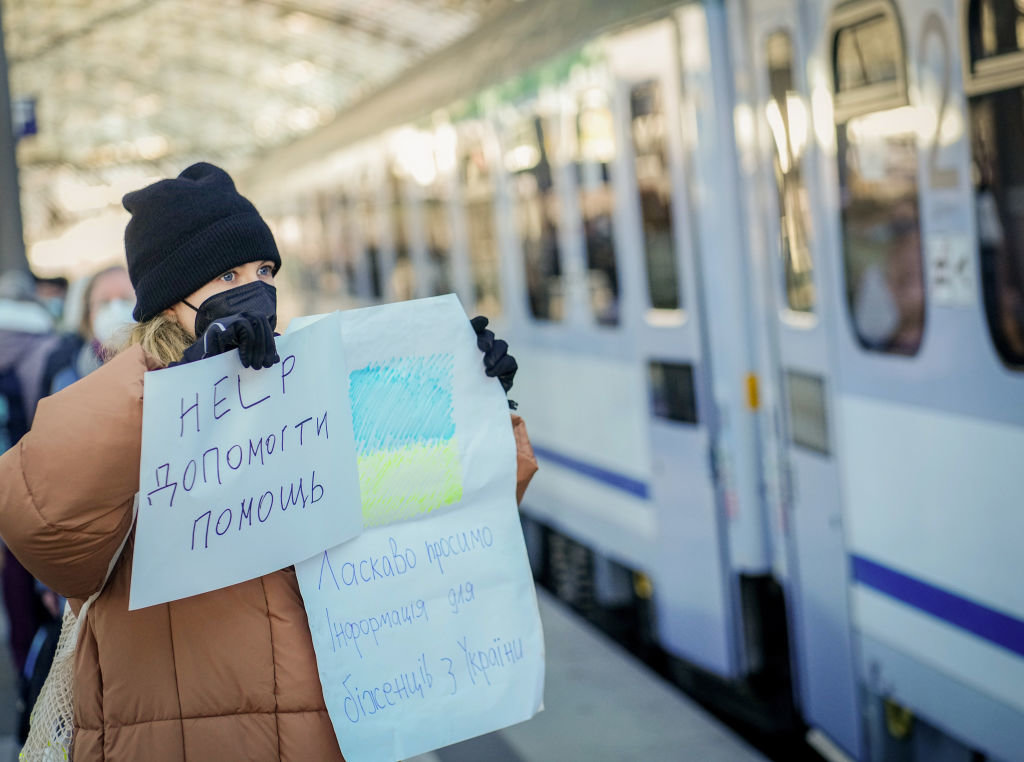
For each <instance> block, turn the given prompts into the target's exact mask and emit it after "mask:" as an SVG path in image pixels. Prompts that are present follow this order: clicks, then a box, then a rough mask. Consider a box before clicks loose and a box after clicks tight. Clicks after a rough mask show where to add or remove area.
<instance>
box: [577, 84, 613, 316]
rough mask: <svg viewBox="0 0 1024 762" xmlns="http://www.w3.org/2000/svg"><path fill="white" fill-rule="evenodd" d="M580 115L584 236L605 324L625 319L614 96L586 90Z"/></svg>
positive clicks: (593, 297) (593, 295)
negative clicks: (618, 259)
mask: <svg viewBox="0 0 1024 762" xmlns="http://www.w3.org/2000/svg"><path fill="white" fill-rule="evenodd" d="M578 106H579V110H578V112H577V115H576V146H577V156H576V159H577V165H576V166H577V170H578V176H579V194H580V211H581V212H582V214H583V237H584V242H585V244H586V250H587V271H588V272H587V279H588V282H589V285H590V305H591V308H592V309H593V311H594V317H595V318H596V319H597V322H598V323H600V324H601V325H617V324H618V322H619V277H618V271H617V268H616V265H615V241H614V238H613V235H612V233H613V231H612V214H613V211H614V206H615V192H614V190H613V189H612V182H611V171H610V170H611V163H612V161H613V160H614V159H615V121H614V118H613V116H612V110H611V99H610V98H609V96H608V93H607V92H605V91H604V90H603V89H600V88H591V89H588V90H586V91H584V92H583V94H582V95H581V96H580V99H579V103H578Z"/></svg>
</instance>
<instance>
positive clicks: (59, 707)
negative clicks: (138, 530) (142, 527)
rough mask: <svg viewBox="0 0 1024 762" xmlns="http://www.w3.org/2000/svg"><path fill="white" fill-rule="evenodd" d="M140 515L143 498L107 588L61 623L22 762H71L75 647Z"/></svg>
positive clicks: (134, 508)
mask: <svg viewBox="0 0 1024 762" xmlns="http://www.w3.org/2000/svg"><path fill="white" fill-rule="evenodd" d="M138 511H139V496H138V495H136V496H135V503H134V505H133V506H132V524H131V525H129V527H128V534H126V535H125V536H124V539H123V540H121V544H120V545H119V546H118V548H117V552H116V553H115V554H114V557H113V558H112V559H111V560H110V566H108V567H107V576H106V578H105V579H104V580H103V586H102V587H100V589H99V590H97V591H96V592H95V593H93V594H92V595H91V596H89V598H88V599H87V600H86V602H85V603H84V604H82V608H81V610H79V612H78V616H77V617H76V616H75V614H74V612H73V611H72V610H71V604H70V603H67V604H65V606H64V618H63V620H62V621H61V627H60V637H59V638H58V639H57V652H56V654H54V657H53V665H52V666H51V667H50V672H49V674H48V675H47V676H46V681H45V682H44V683H43V688H42V690H41V691H40V692H39V698H38V699H36V704H35V706H34V707H32V714H31V715H30V717H29V731H28V739H27V740H26V741H25V745H24V746H23V747H22V749H21V753H20V754H19V755H18V759H19V761H20V762H67V760H68V759H69V758H70V757H69V755H70V753H71V738H72V735H73V733H74V729H75V726H74V706H73V703H72V700H73V692H72V680H73V678H74V668H75V647H76V646H77V645H78V633H79V632H80V631H81V629H82V623H83V622H85V617H86V614H88V612H89V608H90V607H91V606H92V604H93V601H95V600H96V599H97V598H99V596H100V593H101V592H103V587H106V584H107V580H108V579H110V573H111V572H112V571H113V570H114V566H116V565H117V560H118V559H119V558H120V557H121V552H122V551H123V550H124V546H125V543H126V542H128V537H129V536H131V533H132V526H133V525H134V524H135V516H136V515H138Z"/></svg>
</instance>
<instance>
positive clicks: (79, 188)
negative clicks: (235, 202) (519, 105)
mask: <svg viewBox="0 0 1024 762" xmlns="http://www.w3.org/2000/svg"><path fill="white" fill-rule="evenodd" d="M512 2H514V0H372V1H371V0H217V2H210V1H209V0H2V3H3V5H2V8H3V25H4V40H5V46H6V52H7V60H8V69H9V78H10V84H11V95H12V98H13V99H15V100H18V99H31V100H33V101H34V104H35V109H36V119H37V124H38V132H37V134H35V135H32V136H30V137H27V138H24V139H22V140H20V141H19V144H18V163H19V167H20V171H21V178H20V179H21V185H22V206H23V215H24V217H25V234H26V241H27V242H28V243H30V244H31V243H32V242H34V241H38V240H40V239H43V238H48V237H52V236H53V235H55V234H57V233H59V232H60V231H61V230H62V229H66V228H67V227H68V226H69V225H73V224H75V223H77V222H80V221H81V220H82V219H83V218H87V217H89V216H90V215H95V214H98V213H100V212H102V211H103V210H104V209H108V210H109V209H110V208H111V207H114V206H116V205H118V204H119V201H120V196H121V195H122V194H123V193H124V192H125V191H127V190H130V189H132V188H136V187H139V185H141V184H142V183H144V182H146V181H148V180H149V179H151V178H156V177H166V176H173V175H175V174H177V172H179V171H180V170H181V169H182V168H184V167H185V166H187V165H188V164H189V163H191V162H193V161H198V160H209V161H214V162H220V163H221V164H222V165H223V166H225V167H227V168H228V169H233V170H237V169H241V168H243V167H245V166H246V165H247V164H248V163H250V162H252V161H253V160H254V159H255V158H257V157H258V156H259V154H260V153H261V152H263V151H266V150H269V149H272V148H275V147H278V146H280V145H283V144H286V143H288V142H290V141H294V140H296V139H297V138H299V137H301V136H302V135H304V134H306V133H308V132H310V131H312V130H314V129H316V128H317V127H320V126H322V125H324V124H327V123H328V122H330V121H332V120H333V119H334V117H335V116H336V115H337V114H338V113H340V112H341V111H342V110H344V109H345V107H346V106H348V105H351V104H352V103H354V102H356V101H358V100H360V99H361V98H364V97H366V96H368V95H369V94H371V93H372V92H373V91H374V90H376V89H378V88H380V87H381V86H383V85H384V84H386V83H388V82H390V81H392V80H394V79H395V78H397V77H399V76H400V75H401V74H402V72H403V71H406V70H408V69H409V68H410V67H412V66H414V65H415V64H416V63H417V62H418V61H421V60H423V59H425V58H426V57H428V56H429V55H431V54H432V53H434V52H436V51H438V50H440V49H442V48H444V47H446V46H448V45H451V44H452V43H453V42H455V41H456V40H458V39H460V38H462V37H464V36H465V35H467V34H469V33H470V32H472V31H473V30H474V29H476V28H477V27H478V26H479V25H480V24H481V23H482V22H483V21H485V20H486V19H488V18H490V17H491V16H493V15H495V14H496V13H498V12H499V11H500V10H502V9H503V8H505V7H507V6H509V5H511V4H512Z"/></svg>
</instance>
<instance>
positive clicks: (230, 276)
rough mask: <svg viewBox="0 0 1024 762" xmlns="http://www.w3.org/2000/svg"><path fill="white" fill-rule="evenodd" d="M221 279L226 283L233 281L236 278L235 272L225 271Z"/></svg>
mask: <svg viewBox="0 0 1024 762" xmlns="http://www.w3.org/2000/svg"><path fill="white" fill-rule="evenodd" d="M220 279H221V280H222V281H224V282H225V283H230V282H231V281H233V280H234V279H235V274H234V273H224V274H223V275H222V276H220Z"/></svg>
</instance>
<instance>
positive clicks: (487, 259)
mask: <svg viewBox="0 0 1024 762" xmlns="http://www.w3.org/2000/svg"><path fill="white" fill-rule="evenodd" d="M459 180H460V181H461V183H462V192H463V199H464V202H465V209H466V232H467V234H468V237H469V264H470V269H471V270H472V274H473V293H474V297H475V298H476V312H478V313H480V314H483V315H492V316H495V315H498V314H500V313H501V290H500V288H499V285H498V239H497V236H496V234H495V232H494V173H493V172H492V171H491V166H490V164H489V162H488V159H487V154H486V151H485V145H484V140H483V137H482V136H480V135H475V134H474V135H468V136H466V137H465V138H464V140H463V143H462V155H461V160H460V163H459Z"/></svg>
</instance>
